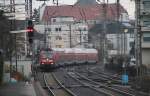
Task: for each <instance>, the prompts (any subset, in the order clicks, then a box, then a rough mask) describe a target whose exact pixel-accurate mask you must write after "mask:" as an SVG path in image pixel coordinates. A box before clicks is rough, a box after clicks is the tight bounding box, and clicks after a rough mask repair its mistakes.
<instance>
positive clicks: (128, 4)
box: [33, 0, 135, 19]
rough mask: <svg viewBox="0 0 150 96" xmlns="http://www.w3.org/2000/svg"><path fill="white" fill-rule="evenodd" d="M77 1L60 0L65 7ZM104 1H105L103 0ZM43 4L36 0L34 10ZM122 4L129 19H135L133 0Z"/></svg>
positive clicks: (121, 0) (123, 0)
mask: <svg viewBox="0 0 150 96" xmlns="http://www.w3.org/2000/svg"><path fill="white" fill-rule="evenodd" d="M52 1H53V0H50V1H49V2H47V3H48V5H52ZM76 1H77V0H59V3H60V4H62V5H64V4H69V5H72V4H74V3H75V2H76ZM101 1H103V0H101ZM115 1H116V0H109V2H110V3H115ZM42 3H43V2H41V1H36V0H34V1H33V6H34V8H38V7H39V6H40V5H41V4H42ZM120 3H121V5H123V7H124V8H125V9H127V11H128V13H129V18H130V19H134V18H135V17H134V13H135V12H134V11H135V4H134V2H133V1H131V0H120Z"/></svg>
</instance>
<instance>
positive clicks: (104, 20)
mask: <svg viewBox="0 0 150 96" xmlns="http://www.w3.org/2000/svg"><path fill="white" fill-rule="evenodd" d="M107 3H108V1H107ZM102 6H103V32H102V35H103V49H102V50H103V64H106V59H107V37H106V36H107V28H106V26H107V21H106V19H107V4H106V2H105V0H103V4H102Z"/></svg>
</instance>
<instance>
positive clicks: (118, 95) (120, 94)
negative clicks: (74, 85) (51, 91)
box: [72, 73, 136, 96]
mask: <svg viewBox="0 0 150 96" xmlns="http://www.w3.org/2000/svg"><path fill="white" fill-rule="evenodd" d="M74 74H75V75H76V76H75V77H77V76H78V77H77V78H75V77H73V76H72V78H74V79H76V80H78V81H79V82H81V83H83V84H85V85H87V86H89V87H91V88H95V89H96V90H97V91H100V92H103V93H104V94H107V95H108V96H114V95H115V96H136V95H134V94H131V93H128V92H124V91H122V90H118V89H116V88H112V87H110V86H107V85H105V84H102V83H98V82H95V81H93V80H90V79H89V78H87V77H85V76H83V75H81V74H79V73H74Z"/></svg>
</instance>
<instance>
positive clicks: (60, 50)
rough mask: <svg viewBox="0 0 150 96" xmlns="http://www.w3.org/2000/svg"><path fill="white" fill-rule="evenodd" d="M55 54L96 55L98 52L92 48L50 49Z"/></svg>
mask: <svg viewBox="0 0 150 96" xmlns="http://www.w3.org/2000/svg"><path fill="white" fill-rule="evenodd" d="M52 49H53V50H54V51H57V52H64V53H98V51H97V50H96V49H94V48H90V49H89V48H52Z"/></svg>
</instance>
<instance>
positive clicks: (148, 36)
mask: <svg viewBox="0 0 150 96" xmlns="http://www.w3.org/2000/svg"><path fill="white" fill-rule="evenodd" d="M143 41H144V42H150V33H143Z"/></svg>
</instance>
